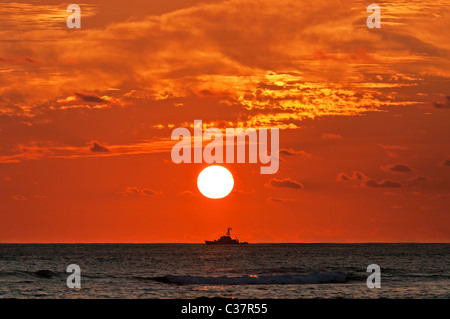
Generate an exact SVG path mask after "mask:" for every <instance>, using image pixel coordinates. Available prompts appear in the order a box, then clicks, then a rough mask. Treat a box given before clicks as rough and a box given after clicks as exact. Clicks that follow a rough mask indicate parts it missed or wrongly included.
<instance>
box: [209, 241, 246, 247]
mask: <svg viewBox="0 0 450 319" xmlns="http://www.w3.org/2000/svg"><path fill="white" fill-rule="evenodd" d="M205 244H206V245H215V246H235V245H248V243H247V242H243V243H219V242H217V241H212V240H205Z"/></svg>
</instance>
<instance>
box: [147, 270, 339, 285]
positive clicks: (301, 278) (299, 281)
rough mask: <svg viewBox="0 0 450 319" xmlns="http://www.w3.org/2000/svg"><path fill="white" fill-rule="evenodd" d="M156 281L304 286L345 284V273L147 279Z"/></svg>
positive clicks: (169, 276)
mask: <svg viewBox="0 0 450 319" xmlns="http://www.w3.org/2000/svg"><path fill="white" fill-rule="evenodd" d="M147 279H150V280H154V281H159V282H163V283H170V284H180V285H303V284H325V283H345V282H347V275H346V274H345V273H343V272H320V273H319V272H314V273H309V274H283V275H243V276H174V275H165V276H162V277H150V278H147Z"/></svg>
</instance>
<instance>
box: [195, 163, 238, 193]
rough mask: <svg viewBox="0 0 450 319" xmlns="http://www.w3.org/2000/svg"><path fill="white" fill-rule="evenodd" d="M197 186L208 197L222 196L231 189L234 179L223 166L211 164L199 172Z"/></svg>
mask: <svg viewBox="0 0 450 319" xmlns="http://www.w3.org/2000/svg"><path fill="white" fill-rule="evenodd" d="M197 186H198V189H199V191H200V193H202V194H203V195H204V196H206V197H208V198H223V197H225V196H227V195H228V194H229V193H230V192H231V190H232V189H233V186H234V179H233V175H232V174H231V173H230V171H229V170H227V169H226V168H225V167H222V166H218V165H213V166H208V167H207V168H205V169H204V170H203V171H201V172H200V174H199V175H198V178H197Z"/></svg>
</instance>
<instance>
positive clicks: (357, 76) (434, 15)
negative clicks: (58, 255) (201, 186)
mask: <svg viewBox="0 0 450 319" xmlns="http://www.w3.org/2000/svg"><path fill="white" fill-rule="evenodd" d="M371 3H372V2H369V1H359V0H355V1H334V2H332V3H331V2H329V1H325V0H316V1H314V2H312V3H311V2H310V1H304V0H228V1H212V0H190V1H187V0H185V1H179V0H168V1H162V2H160V1H138V0H128V1H112V0H108V1H106V0H95V1H84V2H83V3H78V5H79V6H80V8H81V28H80V29H69V28H68V27H67V25H66V19H67V17H68V16H69V15H70V13H68V12H67V11H66V8H67V6H68V5H69V4H70V3H63V2H62V1H60V0H58V1H53V0H52V1H50V0H43V1H34V0H26V1H20V2H10V1H2V2H1V3H0V21H2V23H1V24H0V242H4V243H10V242H29V243H92V242H105V243H110V242H120V243H140V242H144V243H145V242H168V243H169V242H189V243H200V242H203V241H204V240H205V239H207V240H212V239H215V238H217V237H218V236H220V235H223V234H224V232H225V231H226V227H228V226H232V227H233V232H234V233H235V234H236V235H237V236H238V237H239V239H241V240H245V241H248V242H251V243H256V242H306V243H309V242H343V243H347V242H449V241H450V219H449V210H450V183H449V179H450V126H449V121H450V41H449V37H448V32H446V31H445V30H449V29H450V9H449V7H448V1H444V0H437V1H433V2H430V3H425V2H423V1H378V2H376V4H378V5H379V6H380V8H381V28H373V29H370V28H368V27H367V25H366V19H367V17H368V16H369V15H370V13H368V12H366V8H367V6H368V5H369V4H371ZM194 120H202V122H203V125H204V127H205V128H206V127H216V128H219V129H223V130H224V129H225V128H229V127H232V128H237V127H243V128H255V129H259V128H279V129H280V152H279V156H280V166H279V170H278V172H277V173H276V174H273V175H262V174H260V172H259V168H260V165H259V164H249V163H239V164H237V163H236V164H231V163H229V164H227V163H225V164H223V166H224V167H226V168H227V169H229V170H230V172H231V173H232V174H233V176H234V180H235V186H234V189H233V191H232V193H231V194H230V195H228V196H227V197H225V198H222V199H209V198H206V197H204V196H203V195H202V194H200V192H199V191H198V189H197V185H196V182H197V176H198V174H199V173H200V171H201V170H202V169H204V168H205V167H207V166H208V164H206V163H190V164H188V163H181V164H175V163H173V161H172V160H171V155H170V152H171V149H172V147H173V146H174V145H175V144H176V141H172V140H171V138H170V137H171V133H172V131H173V129H174V128H177V127H185V128H188V129H190V130H191V131H192V126H193V123H194Z"/></svg>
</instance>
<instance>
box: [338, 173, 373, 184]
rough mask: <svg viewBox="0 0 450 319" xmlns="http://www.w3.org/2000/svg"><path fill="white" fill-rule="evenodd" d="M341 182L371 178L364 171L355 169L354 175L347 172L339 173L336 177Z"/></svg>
mask: <svg viewBox="0 0 450 319" xmlns="http://www.w3.org/2000/svg"><path fill="white" fill-rule="evenodd" d="M336 179H337V180H338V181H339V182H348V181H364V180H368V179H369V178H368V177H367V176H366V175H364V173H361V172H358V171H353V173H352V175H351V176H349V175H347V174H346V173H343V172H341V173H339V174H338V175H337V178H336Z"/></svg>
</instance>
